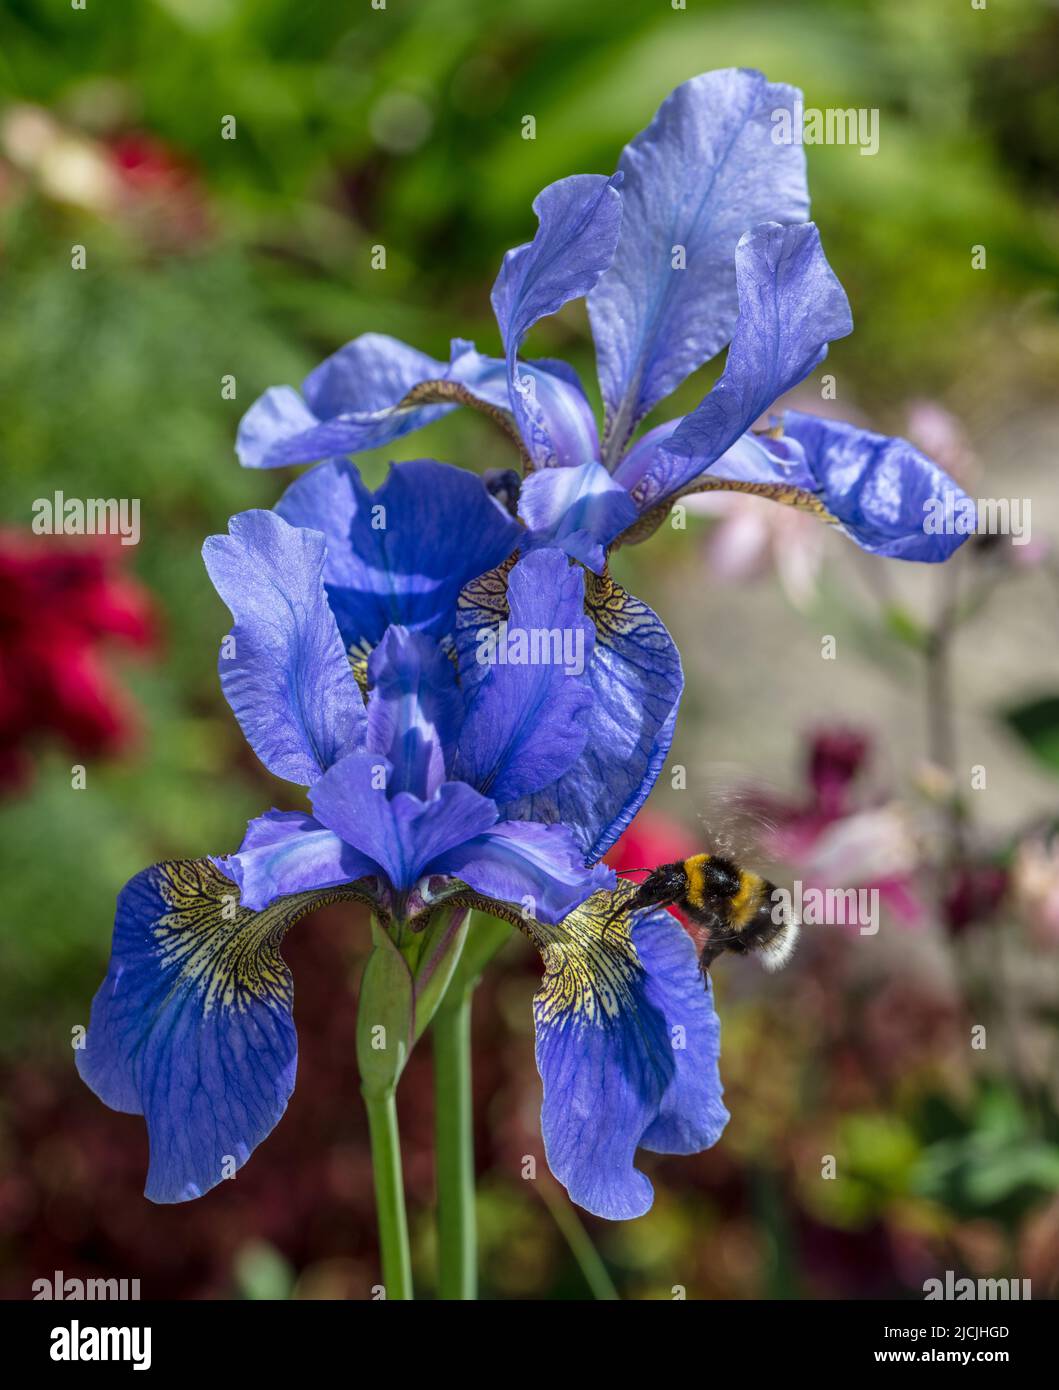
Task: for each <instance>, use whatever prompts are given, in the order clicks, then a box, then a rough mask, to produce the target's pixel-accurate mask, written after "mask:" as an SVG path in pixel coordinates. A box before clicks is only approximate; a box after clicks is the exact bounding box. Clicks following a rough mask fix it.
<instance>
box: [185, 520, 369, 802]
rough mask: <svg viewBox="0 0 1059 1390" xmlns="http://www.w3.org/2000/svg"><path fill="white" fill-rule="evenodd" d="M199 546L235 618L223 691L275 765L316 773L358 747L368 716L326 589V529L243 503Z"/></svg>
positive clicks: (307, 776) (298, 775) (302, 777)
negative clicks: (298, 524) (292, 522)
mask: <svg viewBox="0 0 1059 1390" xmlns="http://www.w3.org/2000/svg"><path fill="white" fill-rule="evenodd" d="M202 553H203V558H204V560H205V562H206V568H207V570H208V571H209V574H210V578H211V579H212V580H213V582H214V584H215V586H216V588H217V592H218V593H219V594H220V596H221V598H223V599H224V601H225V602H226V603H227V605H228V607H229V608H230V609H231V611H232V616H233V617H234V618H235V627H234V628H233V629H232V632H231V634H230V635H229V637H228V638H227V639H226V641H225V643H224V644H223V645H222V647H221V656H220V662H219V667H220V675H221V688H222V689H223V691H224V694H225V697H226V699H227V700H228V703H229V704H230V705H231V707H232V711H233V713H234V714H235V717H236V718H237V719H238V720H239V723H240V725H241V726H242V729H243V732H244V733H245V734H246V737H247V740H248V742H249V743H250V745H251V747H252V748H253V749H254V752H255V753H256V754H257V755H258V757H259V758H260V759H261V761H262V762H263V763H264V764H265V766H266V767H267V768H268V769H269V771H270V772H274V773H275V774H276V776H277V777H285V778H286V779H287V780H288V781H290V782H300V783H302V784H303V785H307V784H308V783H310V782H314V781H315V780H316V778H317V777H318V776H319V775H320V773H321V772H322V771H323V770H324V768H327V767H330V765H331V764H332V763H333V762H335V761H336V759H338V758H340V757H341V756H342V755H343V754H344V753H348V752H351V751H352V750H353V749H354V748H357V747H359V746H360V744H361V743H362V742H363V738H364V724H365V716H364V704H363V701H362V700H361V698H360V692H359V690H358V689H357V683H356V681H355V680H354V679H353V676H352V673H351V672H350V669H349V663H348V661H347V660H346V656H345V653H344V651H343V650H342V643H341V641H340V640H339V635H338V629H337V627H336V626H335V620H334V617H333V616H332V614H331V611H330V609H329V608H328V606H327V600H326V598H325V596H324V585H323V572H324V538H323V537H322V536H320V535H318V534H317V533H316V532H314V531H304V530H298V529H296V528H294V527H292V526H288V525H287V523H286V522H285V521H283V520H282V519H281V518H280V517H278V516H277V515H276V514H275V513H274V512H263V511H255V512H244V513H243V514H242V515H241V516H237V517H233V518H232V522H231V530H230V534H229V535H227V536H211V537H210V539H209V540H208V541H207V542H206V544H205V545H204V546H203V551H202ZM293 672H297V679H296V680H291V679H290V674H291V673H293Z"/></svg>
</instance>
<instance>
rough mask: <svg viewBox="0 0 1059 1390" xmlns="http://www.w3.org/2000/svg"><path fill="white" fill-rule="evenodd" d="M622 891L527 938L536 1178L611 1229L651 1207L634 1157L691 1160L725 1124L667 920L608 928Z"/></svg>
mask: <svg viewBox="0 0 1059 1390" xmlns="http://www.w3.org/2000/svg"><path fill="white" fill-rule="evenodd" d="M632 891H633V889H632V885H629V884H624V883H622V884H619V888H618V895H617V896H616V899H612V898H611V896H610V895H609V894H599V895H597V896H595V897H593V898H591V899H589V900H588V902H586V903H585V904H583V905H582V906H581V907H579V908H578V909H576V910H575V911H574V912H573V913H571V914H570V916H568V917H567V918H566V919H565V920H564V921H563V922H561V923H560V924H559V925H558V926H557V927H555V928H552V929H548V928H545V927H542V926H541V925H540V924H539V923H534V924H531V925H530V927H529V930H530V932H531V934H533V935H534V936H535V937H536V938H537V944H538V946H539V947H540V950H541V954H542V956H543V959H544V978H543V980H542V982H541V987H540V989H539V990H538V992H537V995H536V997H535V999H534V1021H535V1024H536V1031H537V1067H538V1070H539V1071H540V1074H541V1080H542V1082H543V1085H544V1101H543V1105H542V1108H541V1126H542V1129H543V1132H544V1143H545V1152H546V1154H547V1158H548V1166H549V1167H550V1168H551V1170H552V1172H553V1173H554V1174H555V1176H556V1177H557V1178H558V1179H559V1181H560V1182H561V1183H563V1185H564V1186H565V1187H566V1189H567V1191H568V1192H569V1193H570V1196H571V1198H572V1199H573V1200H574V1201H575V1202H577V1203H578V1205H580V1206H582V1207H584V1208H585V1209H586V1210H588V1211H590V1212H593V1213H595V1214H596V1215H597V1216H603V1217H608V1218H610V1219H612V1220H622V1219H629V1218H632V1217H637V1216H642V1215H643V1214H644V1213H645V1212H646V1211H647V1210H648V1209H649V1208H650V1206H651V1202H652V1200H653V1190H652V1187H651V1183H650V1181H649V1180H648V1178H647V1177H646V1175H645V1174H644V1173H642V1172H641V1171H640V1170H639V1169H638V1168H637V1167H636V1166H635V1161H634V1160H635V1155H636V1150H637V1148H649V1149H654V1150H655V1151H657V1152H662V1153H697V1152H699V1151H700V1150H702V1149H705V1148H708V1147H709V1146H710V1145H711V1144H713V1143H715V1142H716V1141H717V1139H718V1138H719V1137H720V1135H721V1133H722V1131H723V1129H724V1127H725V1124H726V1123H727V1120H728V1112H727V1110H726V1109H725V1107H724V1103H723V1101H722V1098H721V1097H722V1087H721V1082H720V1075H719V1070H718V1059H719V1051H720V1024H719V1022H718V1019H717V1015H716V1013H715V1011H714V1007H713V999H712V995H711V993H710V989H709V986H708V985H707V986H705V987H704V982H703V978H702V975H701V974H700V972H699V968H698V961H697V958H696V952H695V947H694V944H693V943H692V941H691V938H690V937H689V936H688V935H687V934H686V933H685V932H684V930H683V929H682V928H681V927H680V925H679V924H678V923H677V922H676V920H675V919H674V918H673V917H672V916H671V915H670V914H669V913H668V912H664V911H660V912H647V913H642V914H638V915H637V917H636V918H635V919H634V920H633V922H632V925H631V927H630V922H629V919H628V918H627V917H620V918H619V919H618V920H617V921H613V920H609V919H610V914H611V912H612V910H613V906H612V904H613V902H614V901H615V900H616V901H619V902H620V901H621V897H622V896H629V895H630V894H631V893H632Z"/></svg>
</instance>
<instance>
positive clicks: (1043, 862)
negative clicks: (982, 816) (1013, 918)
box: [1011, 836, 1059, 946]
mask: <svg viewBox="0 0 1059 1390" xmlns="http://www.w3.org/2000/svg"><path fill="white" fill-rule="evenodd" d="M1011 887H1012V893H1013V896H1014V900H1015V904H1016V906H1017V908H1018V910H1019V912H1020V914H1021V915H1022V916H1023V918H1024V919H1025V921H1026V923H1027V925H1028V926H1029V928H1030V930H1031V932H1032V934H1033V937H1034V939H1035V940H1036V942H1037V943H1038V945H1041V946H1059V840H1056V839H1049V840H1046V839H1045V838H1044V837H1043V836H1034V837H1033V838H1031V839H1028V840H1024V841H1023V842H1022V844H1021V845H1019V847H1018V849H1017V850H1016V851H1015V859H1014V863H1013V864H1012V868H1011Z"/></svg>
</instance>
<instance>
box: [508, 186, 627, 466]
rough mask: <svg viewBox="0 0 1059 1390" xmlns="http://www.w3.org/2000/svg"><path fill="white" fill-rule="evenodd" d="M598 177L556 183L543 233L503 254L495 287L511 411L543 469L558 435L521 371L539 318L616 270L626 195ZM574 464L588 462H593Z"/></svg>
mask: <svg viewBox="0 0 1059 1390" xmlns="http://www.w3.org/2000/svg"><path fill="white" fill-rule="evenodd" d="M616 183H618V184H620V178H619V177H617V176H616V178H614V179H606V178H604V177H602V176H600V175H596V174H575V175H573V176H572V177H571V178H566V179H560V180H559V181H558V182H557V183H552V184H549V185H548V187H547V188H545V189H544V190H543V191H542V192H541V193H539V194H538V195H537V197H536V198H535V199H534V202H533V211H534V212H535V213H536V214H537V217H538V219H539V221H540V227H539V228H538V231H537V235H536V236H535V237H534V238H533V240H532V241H530V242H527V243H526V244H525V245H524V246H517V247H515V249H514V250H513V251H509V252H508V253H507V255H506V256H505V257H504V260H503V264H502V265H501V267H500V273H499V275H498V276H497V277H496V283H495V284H494V286H493V293H492V302H493V311H494V313H495V314H496V321H497V323H498V324H499V326H500V336H501V338H502V339H503V342H504V349H505V352H506V354H507V369H508V381H509V386H510V393H511V407H512V409H513V411H514V413H515V418H516V420H517V421H518V426H519V431H520V433H521V435H522V438H523V440H524V442H525V444H526V447H527V449H528V451H529V455H530V458H531V459H532V460H533V462H534V463H535V464H536V465H537V466H539V467H546V466H551V465H554V464H556V463H558V462H560V459H559V449H558V447H557V445H556V443H555V441H554V440H553V438H552V430H551V429H550V420H549V413H548V411H547V410H546V408H545V407H546V404H547V403H546V402H545V401H543V400H539V399H538V397H537V392H536V389H535V385H536V383H535V382H534V380H533V379H532V378H529V379H528V380H526V381H525V382H524V381H523V380H522V379H521V378H520V375H519V371H518V365H517V362H518V352H519V349H520V347H521V346H522V340H523V339H524V338H525V336H526V334H527V333H528V332H529V330H530V329H531V328H532V327H533V325H534V324H535V323H536V322H537V321H538V320H539V319H542V318H544V317H545V316H546V315H548V314H554V313H556V312H557V311H558V310H559V309H561V308H562V306H563V305H564V304H566V303H567V302H568V301H569V300H571V299H577V298H580V297H581V296H583V295H585V294H587V293H588V291H589V290H590V289H591V288H592V287H593V285H595V283H596V281H597V280H598V279H599V277H600V275H602V273H603V272H604V271H605V270H606V268H607V266H608V265H610V262H611V258H612V256H613V254H614V248H615V246H616V245H617V242H618V232H619V229H620V227H621V210H622V209H621V198H620V197H619V195H618V192H617V188H616V186H615V184H616ZM591 457H592V455H591V454H586V455H585V457H584V458H581V459H573V460H571V462H574V463H583V462H586V461H587V459H589V458H591Z"/></svg>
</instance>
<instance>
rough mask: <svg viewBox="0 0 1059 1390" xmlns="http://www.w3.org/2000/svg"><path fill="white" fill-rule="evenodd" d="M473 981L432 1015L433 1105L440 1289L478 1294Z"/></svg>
mask: <svg viewBox="0 0 1059 1390" xmlns="http://www.w3.org/2000/svg"><path fill="white" fill-rule="evenodd" d="M473 994H474V989H473V986H467V985H464V986H462V987H457V988H455V989H453V988H451V987H450V989H449V992H448V994H447V995H446V996H445V1002H444V1003H443V1004H442V1006H441V1008H440V1009H439V1010H438V1012H437V1014H436V1015H435V1017H434V1024H433V1039H434V1109H435V1146H436V1154H437V1182H438V1293H439V1295H440V1297H441V1298H448V1299H463V1300H466V1299H474V1298H476V1297H477V1293H478V1277H477V1245H478V1241H477V1226H476V1222H475V1211H474V1116H473V1112H472V1105H471V999H472V997H473Z"/></svg>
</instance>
